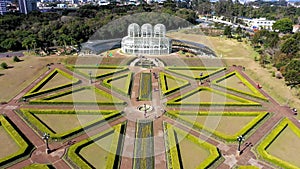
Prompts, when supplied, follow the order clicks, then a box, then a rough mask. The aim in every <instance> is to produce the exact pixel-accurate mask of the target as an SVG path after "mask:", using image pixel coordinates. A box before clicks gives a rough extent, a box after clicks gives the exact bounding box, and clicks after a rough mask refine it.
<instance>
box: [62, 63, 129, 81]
mask: <svg viewBox="0 0 300 169" xmlns="http://www.w3.org/2000/svg"><path fill="white" fill-rule="evenodd" d="M67 68H68V69H70V70H71V71H74V72H76V73H78V74H80V75H83V76H85V77H87V78H90V75H89V74H87V73H85V72H82V71H80V70H78V69H113V70H116V71H113V72H108V73H104V74H101V75H96V76H92V77H91V78H93V79H98V78H103V77H107V76H110V75H113V74H116V73H121V72H125V71H127V70H129V68H128V67H126V66H114V65H99V66H96V65H68V66H67Z"/></svg>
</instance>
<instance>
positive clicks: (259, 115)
mask: <svg viewBox="0 0 300 169" xmlns="http://www.w3.org/2000/svg"><path fill="white" fill-rule="evenodd" d="M180 114H181V115H180ZM184 114H186V115H191V114H192V115H195V117H196V116H256V117H255V118H254V119H253V120H252V121H251V122H250V123H248V124H247V125H245V126H244V127H243V128H242V129H241V130H240V131H238V132H237V133H235V134H234V135H228V134H224V133H222V132H219V131H216V130H213V129H210V128H207V127H205V126H204V125H202V124H200V123H197V122H195V121H193V120H191V119H188V118H184ZM166 115H167V116H169V117H171V118H173V119H175V120H177V121H181V122H183V123H184V124H187V125H188V126H192V127H193V128H194V129H196V130H198V131H202V132H203V131H205V132H207V133H211V134H213V135H215V136H217V137H218V138H220V139H222V140H225V141H227V142H235V141H236V138H237V137H238V136H240V135H243V136H245V135H246V134H247V133H249V132H250V131H251V130H252V129H253V128H254V127H255V126H256V125H257V124H258V123H260V122H261V121H262V120H263V119H264V118H265V117H267V116H268V115H269V113H267V112H198V113H192V112H190V113H189V112H187V113H185V112H184V113H178V112H177V111H168V112H167V114H166Z"/></svg>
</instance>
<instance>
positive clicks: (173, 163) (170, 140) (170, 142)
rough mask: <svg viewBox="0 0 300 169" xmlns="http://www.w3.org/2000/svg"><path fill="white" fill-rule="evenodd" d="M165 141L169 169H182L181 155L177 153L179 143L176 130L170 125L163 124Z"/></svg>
mask: <svg viewBox="0 0 300 169" xmlns="http://www.w3.org/2000/svg"><path fill="white" fill-rule="evenodd" d="M163 127H164V137H165V138H164V140H165V149H166V160H167V167H168V169H180V161H179V154H178V151H177V147H176V146H177V143H176V140H175V135H174V130H173V129H172V126H170V125H169V124H168V123H166V122H164V123H163Z"/></svg>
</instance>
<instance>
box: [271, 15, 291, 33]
mask: <svg viewBox="0 0 300 169" xmlns="http://www.w3.org/2000/svg"><path fill="white" fill-rule="evenodd" d="M272 28H273V30H278V31H279V32H282V33H290V32H292V30H293V22H292V20H291V19H289V18H283V19H280V20H278V21H276V22H275V23H274V24H273V26H272Z"/></svg>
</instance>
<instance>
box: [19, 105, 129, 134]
mask: <svg viewBox="0 0 300 169" xmlns="http://www.w3.org/2000/svg"><path fill="white" fill-rule="evenodd" d="M21 113H22V114H21V115H22V117H23V118H24V119H25V120H26V121H27V122H29V123H30V124H31V125H32V126H33V128H35V129H37V130H38V132H39V133H40V134H42V133H49V134H50V137H51V138H52V139H65V138H67V137H71V136H73V135H75V134H78V133H80V132H82V131H84V130H86V129H89V128H91V127H93V126H95V125H99V124H103V123H105V122H107V121H108V120H111V119H113V118H117V117H120V116H121V114H122V113H123V112H119V111H116V110H103V111H95V110H94V111H93V110H37V109H21ZM34 114H73V115H76V114H79V115H88V114H90V115H102V118H97V119H95V120H93V121H91V122H89V123H87V124H85V125H84V126H78V127H75V128H74V129H71V130H69V131H66V132H63V133H56V132H55V131H53V130H52V129H51V128H49V127H48V126H47V124H45V123H44V122H43V121H41V120H40V119H38V118H37V117H36V116H35V115H34Z"/></svg>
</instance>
